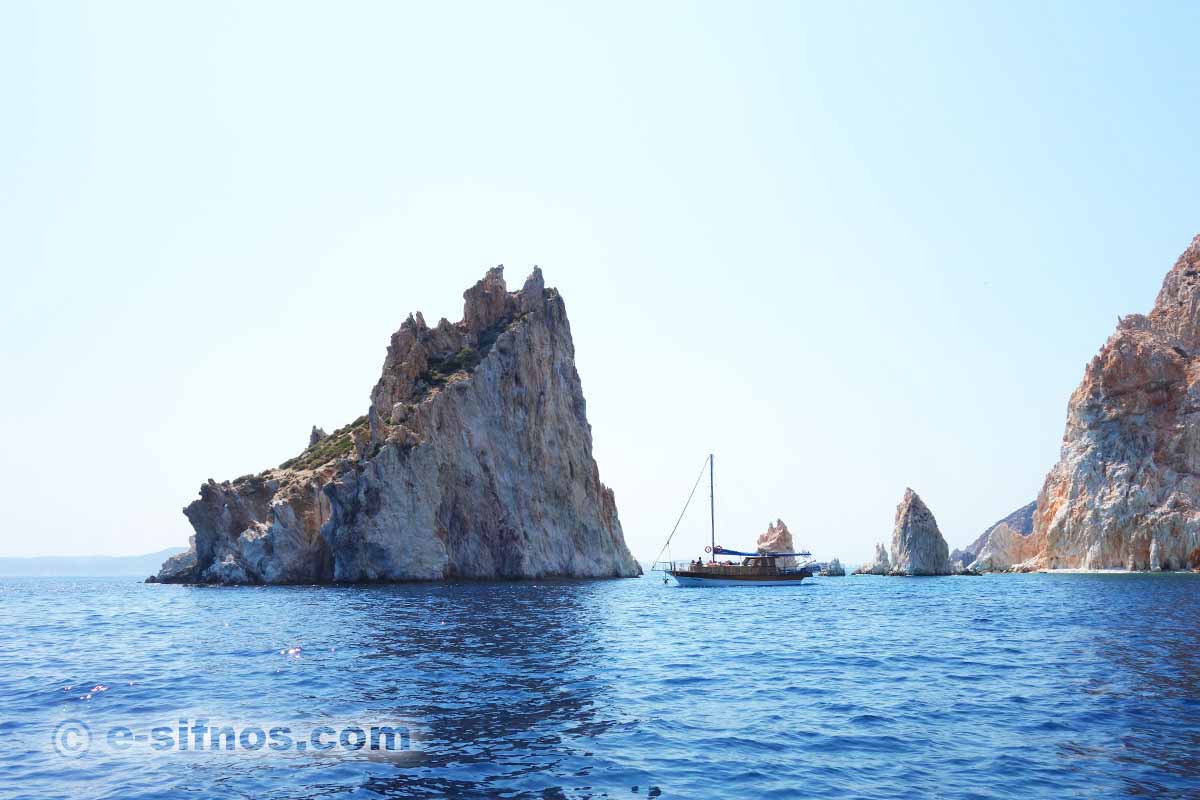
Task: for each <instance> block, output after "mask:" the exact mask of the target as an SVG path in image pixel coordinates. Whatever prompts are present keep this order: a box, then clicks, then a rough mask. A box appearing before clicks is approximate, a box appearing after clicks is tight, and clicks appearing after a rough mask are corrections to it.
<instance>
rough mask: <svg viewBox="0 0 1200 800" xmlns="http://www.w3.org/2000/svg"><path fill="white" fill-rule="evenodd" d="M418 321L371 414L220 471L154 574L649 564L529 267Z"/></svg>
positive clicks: (393, 355)
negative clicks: (178, 547)
mask: <svg viewBox="0 0 1200 800" xmlns="http://www.w3.org/2000/svg"><path fill="white" fill-rule="evenodd" d="M464 298H465V300H466V303H465V309H464V313H463V320H462V321H461V322H458V323H454V324H451V323H450V322H448V321H446V320H445V319H443V320H441V321H440V322H438V324H437V325H436V326H434V327H433V328H430V327H428V326H427V325H426V324H425V320H424V318H423V317H422V316H421V314H419V313H418V314H416V315H410V316H409V317H408V319H407V320H406V321H405V322H404V324H403V325H401V326H400V330H399V331H397V332H396V333H395V334H393V335H392V340H391V344H390V345H389V346H388V352H387V357H386V359H385V360H384V364H383V374H382V376H381V377H380V379H379V382H378V383H377V384H376V385H375V388H374V390H373V391H372V392H371V404H370V407H369V409H368V410H367V413H366V414H364V415H363V416H362V417H360V418H358V419H357V420H355V421H354V422H352V423H350V424H349V425H346V426H345V427H343V428H341V429H339V430H337V431H334V432H333V433H332V434H329V435H328V436H325V435H324V432H323V431H320V430H319V429H315V428H314V430H313V432H312V433H311V435H310V437H309V447H308V448H307V449H306V450H305V451H304V452H302V453H301V454H300V455H299V456H297V457H296V458H293V459H291V460H289V461H286V462H284V463H283V464H282V465H280V467H279V468H278V469H269V470H267V471H265V472H263V473H261V474H259V475H256V476H245V477H242V478H238V479H237V480H235V481H232V482H229V481H226V482H223V483H215V482H213V481H211V480H210V481H209V482H208V483H206V484H204V485H203V486H201V487H200V499H199V500H196V501H195V502H193V503H192V504H191V505H189V506H188V507H187V508H186V509H184V513H185V514H186V515H187V518H188V520H189V521H190V522H191V523H192V527H193V528H194V529H195V534H194V535H193V537H192V546H191V549H190V550H188V551H187V552H186V553H183V554H181V555H179V556H176V557H174V558H172V559H170V560H168V561H167V562H166V564H164V565H163V568H162V570H161V572H159V574H158V576H157V579H158V580H161V581H170V582H201V583H320V582H331V581H394V580H437V579H443V578H455V577H464V578H533V577H542V576H574V577H616V576H632V575H637V574H638V573H639V572H640V568H639V567H638V565H637V564H636V562H635V561H634V560H633V557H632V556H631V555H630V553H629V550H628V549H627V548H626V546H625V541H624V536H623V534H622V531H621V523H620V521H619V520H618V518H617V508H616V504H615V502H614V500H613V494H612V492H611V491H610V490H609V489H608V488H607V487H605V486H604V484H602V483H601V482H600V475H599V471H598V469H597V467H596V462H595V460H594V459H593V458H592V437H591V428H590V426H589V425H588V422H587V417H586V414H585V403H584V399H583V391H582V389H581V387H580V382H579V375H578V373H577V372H576V371H575V359H574V357H575V352H574V345H573V344H572V341H571V329H570V325H569V324H568V322H567V313H566V307H565V306H564V304H563V300H562V298H561V297H560V296H559V294H558V292H557V291H556V290H554V289H546V288H545V287H544V285H543V282H542V274H541V271H540V270H538V269H536V268H535V269H534V271H533V274H532V275H530V276H529V279H528V280H527V281H526V282H525V285H524V287H523V288H522V289H521V291H519V292H509V291H508V290H507V287H506V286H505V283H504V277H503V270H502V268H500V267H497V268H496V269H493V270H490V271H489V272H488V273H487V275H486V276H484V278H483V280H481V281H479V283H477V284H475V286H474V287H472V288H470V289H468V290H467V291H466V293H465V294H464Z"/></svg>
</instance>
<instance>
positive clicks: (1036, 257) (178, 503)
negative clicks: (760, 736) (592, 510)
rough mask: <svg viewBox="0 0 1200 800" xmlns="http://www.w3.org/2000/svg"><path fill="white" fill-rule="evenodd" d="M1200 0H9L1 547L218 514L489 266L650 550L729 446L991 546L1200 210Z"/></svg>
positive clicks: (354, 400)
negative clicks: (1087, 371)
mask: <svg viewBox="0 0 1200 800" xmlns="http://www.w3.org/2000/svg"><path fill="white" fill-rule="evenodd" d="M1198 8H1200V7H1197V6H1194V5H1192V6H1189V5H1187V4H1178V5H1176V4H1171V3H1165V2H1159V3H1149V4H1130V3H1126V4H1121V3H1098V2H1087V3H1071V2H1057V3H1052V4H1046V3H999V2H997V3H960V2H953V3H951V2H945V3H921V2H910V3H903V4H901V3H886V2H873V3H828V4H817V3H800V2H791V3H761V2H760V3H671V2H657V3H630V4H622V3H604V4H594V3H593V4H558V3H556V4H549V3H548V4H533V3H529V4H527V3H503V4H498V3H454V4H449V3H437V4H434V3H393V2H387V3H368V2H354V3H344V4H333V5H330V4H316V3H298V2H286V3H283V2H280V3H269V2H255V3H220V2H204V3H190V4H185V3H171V4H165V3H156V2H146V3H132V2H117V1H114V2H104V3H95V4H77V3H70V2H56V3H41V2H23V1H22V0H16V1H15V2H14V1H13V0H9V2H6V3H3V4H0V101H2V106H0V108H2V112H0V113H2V114H3V124H2V125H0V277H2V279H3V281H2V284H0V285H2V286H3V292H2V293H0V308H2V313H0V375H3V391H2V392H0V424H2V425H3V442H4V444H3V447H2V448H0V506H2V507H3V508H4V510H5V516H4V520H3V522H0V555H3V556H23V555H35V554H43V555H45V554H50V555H53V554H113V555H124V554H136V553H143V552H148V551H151V550H157V549H159V548H163V547H167V546H172V545H183V544H186V542H187V537H188V535H189V534H190V532H191V531H190V527H189V526H188V524H187V522H186V520H185V519H184V517H183V515H182V514H181V513H180V509H181V508H182V507H183V506H184V505H186V504H187V503H188V502H190V501H191V500H192V499H193V498H195V497H196V496H197V492H198V488H199V486H200V484H201V483H202V482H203V481H205V480H207V479H208V478H210V477H211V478H216V479H218V480H221V479H228V478H233V477H235V476H238V475H242V474H245V473H249V472H258V471H260V470H262V469H263V468H265V467H268V466H272V465H275V464H278V463H280V462H281V461H283V460H285V459H286V458H289V457H291V456H294V455H295V454H297V453H298V452H299V451H300V450H301V449H302V448H303V446H304V445H305V444H306V443H307V436H308V431H309V428H310V427H311V426H312V425H313V424H317V425H320V426H322V427H324V428H325V429H326V430H332V429H333V428H336V427H338V426H340V425H343V424H345V423H347V422H349V421H350V420H352V419H354V418H355V417H357V416H358V415H360V414H362V413H364V411H365V410H366V407H367V404H368V395H369V392H370V389H371V387H372V386H373V385H374V382H375V380H376V379H377V377H378V373H379V369H380V367H381V365H382V362H383V357H384V353H385V349H386V346H387V341H388V337H389V335H390V334H391V332H392V331H394V330H395V329H396V328H397V327H398V326H399V324H400V322H401V321H402V320H403V319H404V318H405V317H406V316H407V315H408V313H409V312H410V311H415V310H422V311H423V312H424V313H425V317H426V318H427V319H431V320H436V319H437V318H439V317H441V316H446V317H449V318H450V319H451V320H456V319H459V318H460V317H461V313H462V291H463V290H464V289H465V288H467V287H468V286H470V285H471V284H472V283H474V282H475V281H476V280H478V279H479V278H480V277H481V276H482V275H483V273H484V271H485V270H486V269H487V268H488V267H491V266H494V265H496V264H504V265H505V268H506V272H505V274H506V276H507V278H508V281H509V284H510V287H515V286H519V284H520V282H521V281H523V279H524V277H525V276H526V274H527V273H528V272H529V270H530V269H531V268H532V266H533V265H534V264H537V265H540V266H541V268H542V269H543V271H544V273H545V276H546V281H547V285H551V286H556V287H557V288H558V289H559V290H560V292H561V293H562V295H563V297H564V299H565V301H566V305H567V310H568V313H569V315H570V320H571V326H572V330H573V333H574V338H575V347H576V354H577V366H578V368H579V372H580V376H581V378H582V382H583V388H584V393H585V395H586V397H587V413H588V418H589V421H590V423H591V425H592V430H593V437H594V445H595V456H596V458H597V461H598V463H599V465H600V474H601V478H602V479H603V480H604V482H605V483H607V484H608V485H609V486H611V487H612V488H613V489H614V491H615V493H616V498H617V504H618V509H619V513H620V518H621V522H622V525H623V527H624V531H625V537H626V540H627V542H628V543H629V544H630V547H631V549H632V550H633V552H634V554H635V555H636V556H637V557H638V558H640V559H642V560H648V559H650V558H653V557H654V555H655V554H656V553H657V551H658V549H659V547H660V545H661V543H662V541H663V540H664V539H665V537H666V535H667V533H668V532H669V530H670V528H671V525H672V524H673V523H674V520H675V517H676V515H677V514H678V513H679V510H680V508H681V506H682V504H683V501H684V500H685V498H686V497H687V493H688V491H689V489H690V488H691V485H692V482H693V480H694V479H695V476H696V474H697V472H698V471H699V469H700V467H701V464H702V463H703V461H704V459H705V457H706V455H707V454H708V453H709V452H713V453H715V454H716V517H717V519H716V525H717V534H718V535H717V538H718V540H719V542H720V543H721V544H723V545H725V546H726V547H735V548H736V547H743V546H752V545H753V542H754V539H755V537H756V536H757V535H758V534H759V533H761V532H763V531H764V530H765V528H766V526H767V523H768V521H770V520H774V519H775V518H777V517H778V518H782V519H783V520H784V521H785V522H786V523H787V524H788V526H789V528H790V529H791V530H792V532H793V534H794V536H795V538H796V540H797V544H798V545H801V546H808V547H810V548H811V549H812V550H813V551H814V554H815V555H816V556H817V557H818V558H821V559H822V560H824V559H827V558H832V557H834V556H837V557H840V558H841V559H842V560H843V561H845V562H848V563H856V562H860V561H863V560H865V559H866V558H868V557H869V555H870V553H871V552H872V548H873V544H874V543H875V542H877V541H888V540H890V536H891V529H892V523H893V517H894V514H895V507H896V504H897V503H898V502H899V501H900V498H901V496H902V495H903V493H904V489H905V487H908V486H911V487H912V488H913V489H915V490H916V491H917V492H918V493H920V495H921V496H922V498H923V499H924V500H925V501H926V503H927V504H928V505H929V507H930V508H931V510H932V511H933V512H934V515H935V516H936V517H937V520H938V523H939V525H940V528H941V530H942V532H943V534H944V535H945V537H946V539H947V540H948V541H949V543H950V545H951V546H952V547H954V546H961V545H963V544H966V543H967V542H969V541H970V540H972V539H973V538H974V537H975V536H977V535H978V534H979V533H980V532H981V531H982V530H983V529H984V528H985V527H987V526H988V525H989V524H991V523H992V522H994V521H995V520H997V519H999V518H1000V517H1003V516H1004V515H1006V514H1007V513H1009V512H1010V511H1012V510H1013V509H1015V508H1017V507H1019V506H1021V505H1023V504H1025V503H1027V502H1029V501H1030V500H1032V499H1034V498H1035V497H1036V495H1037V492H1038V490H1039V489H1040V487H1041V484H1042V481H1043V478H1044V477H1045V474H1046V472H1047V471H1048V470H1049V468H1050V467H1051V466H1052V465H1053V463H1054V461H1055V460H1056V458H1057V455H1058V449H1059V445H1060V442H1061V438H1062V433H1063V427H1064V422H1065V414H1066V405H1067V399H1068V397H1069V396H1070V393H1071V392H1072V390H1073V389H1074V388H1075V386H1076V385H1077V384H1078V382H1079V380H1080V378H1081V377H1082V374H1083V369H1084V366H1085V365H1086V363H1087V362H1088V361H1089V360H1090V359H1091V358H1092V357H1093V356H1094V355H1095V353H1096V352H1097V351H1098V349H1099V348H1100V346H1101V345H1102V344H1103V343H1104V341H1105V339H1106V338H1107V337H1108V336H1109V334H1110V333H1111V332H1112V331H1113V329H1114V326H1115V324H1116V320H1117V317H1118V316H1120V315H1123V314H1127V313H1131V312H1146V311H1148V310H1149V309H1150V307H1151V306H1152V304H1153V301H1154V297H1155V295H1156V293H1157V291H1158V288H1159V285H1160V283H1161V281H1162V278H1163V276H1164V275H1165V273H1166V271H1167V270H1168V269H1169V268H1170V266H1171V264H1172V263H1173V262H1174V260H1175V258H1176V257H1177V256H1178V254H1179V253H1180V252H1182V250H1183V249H1184V248H1185V247H1186V246H1187V244H1188V242H1189V241H1190V240H1191V238H1192V237H1193V236H1194V235H1195V234H1197V233H1200V208H1198V207H1197V199H1196V198H1197V195H1196V187H1197V186H1200V150H1198V148H1197V144H1196V141H1197V140H1196V131H1198V130H1200V102H1197V100H1198V97H1197V94H1198V89H1200V84H1198V79H1200V66H1198V65H1197V61H1196V59H1195V56H1194V51H1195V47H1194V44H1195V42H1194V31H1195V30H1196V29H1197V24H1198V23H1200V10H1198ZM706 505H707V504H706V503H696V504H695V505H694V506H693V508H692V509H691V510H690V511H689V514H688V515H687V516H686V517H685V520H684V522H683V524H682V525H681V528H680V532H679V533H678V534H677V542H678V545H677V546H675V547H673V554H674V555H675V556H676V557H692V556H693V555H696V554H698V553H699V549H700V548H701V547H702V545H703V544H704V543H706V541H707V527H708V520H707V515H706V511H707V508H705V506H706Z"/></svg>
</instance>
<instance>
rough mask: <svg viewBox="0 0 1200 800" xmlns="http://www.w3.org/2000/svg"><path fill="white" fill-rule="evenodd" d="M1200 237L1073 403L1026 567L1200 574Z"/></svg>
mask: <svg viewBox="0 0 1200 800" xmlns="http://www.w3.org/2000/svg"><path fill="white" fill-rule="evenodd" d="M1198 356H1200V237H1197V238H1196V239H1194V240H1193V241H1192V243H1191V245H1190V246H1189V247H1188V249H1187V250H1186V251H1185V252H1184V253H1183V255H1182V256H1180V258H1179V260H1178V261H1177V262H1176V264H1175V266H1174V267H1173V268H1172V269H1171V271H1170V272H1169V273H1168V274H1167V277H1166V279H1165V280H1164V281H1163V285H1162V290H1161V291H1160V292H1159V294H1158V299H1157V301H1156V302H1155V304H1154V309H1153V310H1152V311H1151V312H1150V314H1149V316H1142V315H1140V314H1134V315H1131V316H1128V317H1124V318H1123V319H1121V320H1120V321H1119V322H1118V324H1117V330H1116V332H1115V333H1114V334H1113V335H1112V336H1111V337H1110V338H1109V340H1108V342H1106V343H1105V345H1104V347H1103V348H1101V350H1100V353H1099V354H1098V355H1097V356H1096V357H1095V358H1094V359H1093V360H1092V362H1091V363H1090V364H1089V365H1088V367H1087V369H1086V371H1085V372H1084V376H1083V382H1082V383H1080V385H1079V388H1078V389H1076V390H1075V393H1074V394H1072V395H1071V400H1070V403H1069V405H1068V408H1067V426H1066V432H1065V434H1064V435H1063V445H1062V452H1061V456H1060V458H1059V462H1058V464H1056V465H1055V466H1054V468H1053V469H1052V470H1051V471H1050V473H1049V474H1048V475H1047V476H1046V482H1045V484H1044V485H1043V487H1042V491H1041V494H1040V495H1039V496H1038V508H1037V513H1036V514H1035V516H1034V531H1033V537H1034V539H1035V541H1036V543H1037V550H1038V554H1037V556H1036V557H1034V558H1032V559H1030V560H1029V561H1028V562H1027V563H1026V564H1024V565H1023V568H1027V569H1031V568H1050V569H1055V568H1083V569H1134V570H1146V569H1180V568H1195V567H1198V566H1200V358H1198Z"/></svg>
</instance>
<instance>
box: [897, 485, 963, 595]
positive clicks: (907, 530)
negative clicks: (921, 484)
mask: <svg viewBox="0 0 1200 800" xmlns="http://www.w3.org/2000/svg"><path fill="white" fill-rule="evenodd" d="M891 564H892V569H891V574H892V575H949V574H951V572H952V571H953V570H952V569H951V566H950V547H949V546H948V545H947V544H946V540H945V539H944V538H942V533H941V531H939V530H938V526H937V520H935V519H934V518H933V512H932V511H930V510H929V508H928V507H927V506H926V505H925V503H924V501H922V500H921V498H920V496H918V495H917V493H916V492H914V491H913V490H912V489H905V490H904V498H903V499H902V500H901V501H900V505H898V506H897V507H896V526H895V529H894V530H893V531H892V552H891Z"/></svg>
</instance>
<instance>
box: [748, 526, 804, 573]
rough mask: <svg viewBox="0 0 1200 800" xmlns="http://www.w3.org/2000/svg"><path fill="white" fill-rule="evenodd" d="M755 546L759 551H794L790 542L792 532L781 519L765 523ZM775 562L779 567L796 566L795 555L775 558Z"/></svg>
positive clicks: (793, 546)
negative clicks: (764, 528) (764, 527)
mask: <svg viewBox="0 0 1200 800" xmlns="http://www.w3.org/2000/svg"><path fill="white" fill-rule="evenodd" d="M755 548H756V549H757V550H758V552H760V553H794V552H796V550H795V544H794V543H793V542H792V532H791V531H789V530H788V527H787V525H785V524H784V523H783V520H781V519H777V520H775V521H774V522H769V523H767V530H766V532H765V533H760V534H759V535H758V541H757V542H756V543H755ZM775 563H776V564H777V565H778V566H780V567H783V568H785V569H790V568H791V567H794V566H796V558H795V556H787V557H786V558H779V559H776V561H775Z"/></svg>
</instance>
